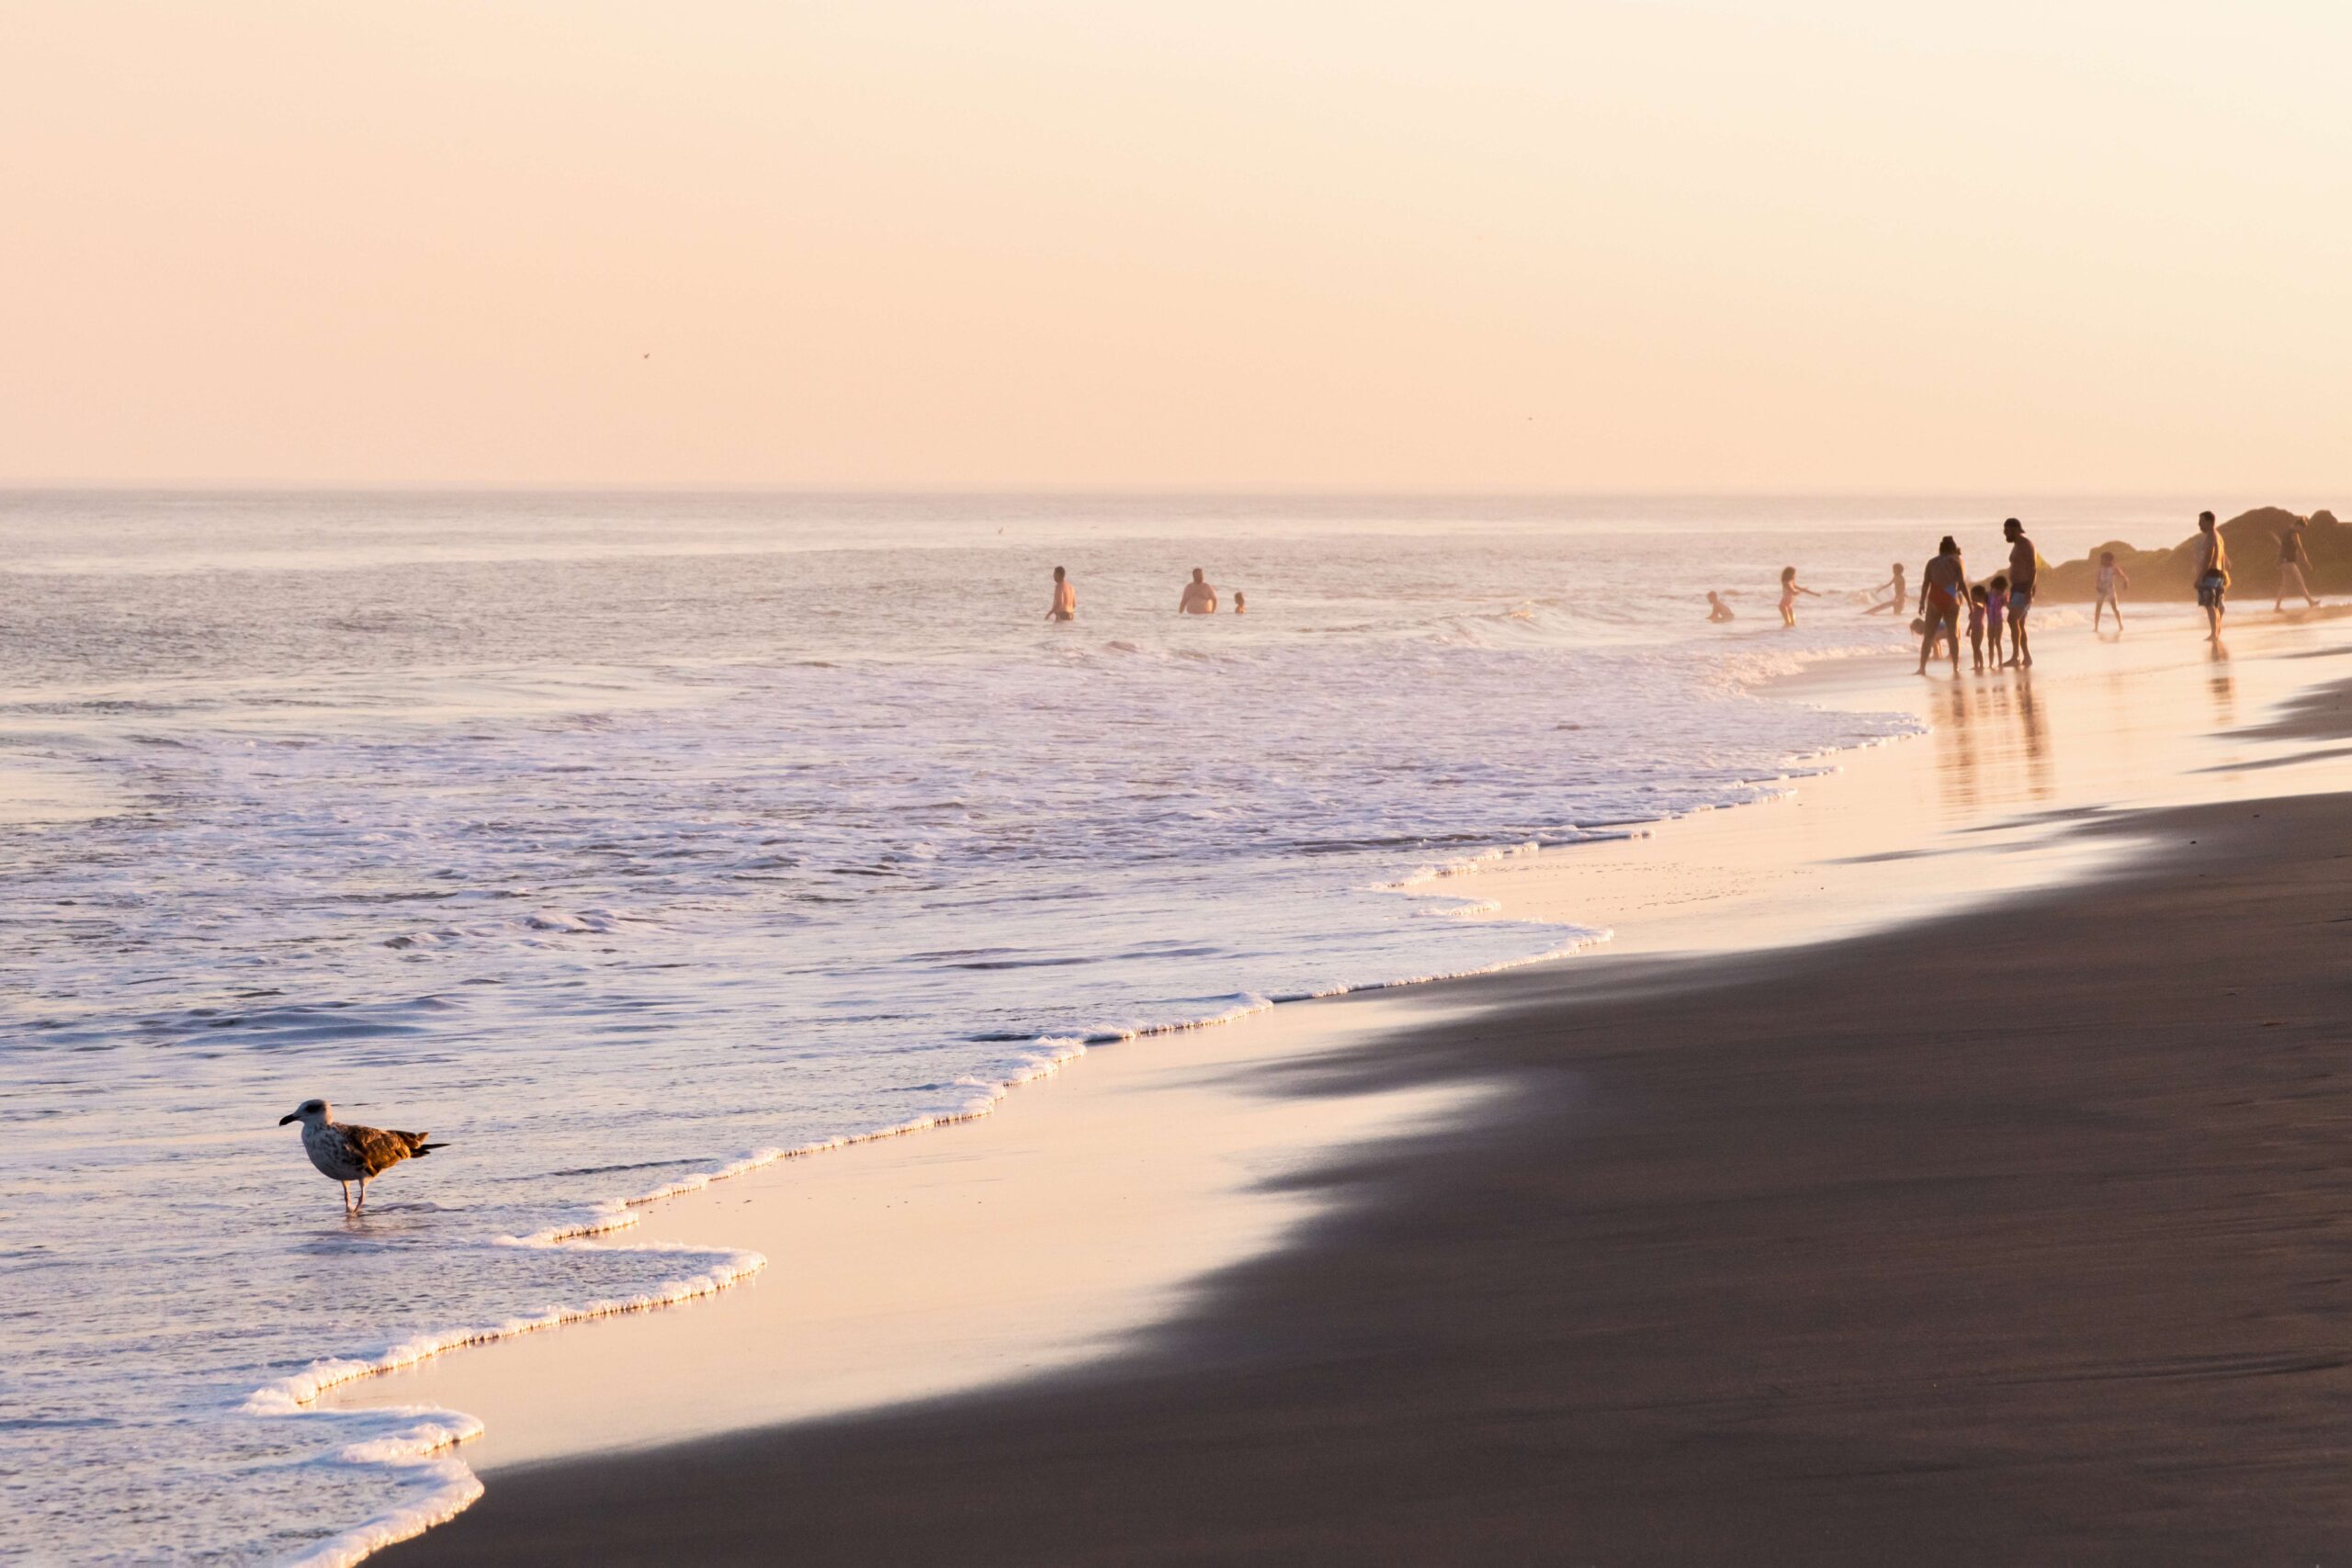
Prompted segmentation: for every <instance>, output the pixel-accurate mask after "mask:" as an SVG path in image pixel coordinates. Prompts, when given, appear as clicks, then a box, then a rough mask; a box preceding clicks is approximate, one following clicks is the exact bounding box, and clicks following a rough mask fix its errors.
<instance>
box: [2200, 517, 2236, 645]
mask: <svg viewBox="0 0 2352 1568" xmlns="http://www.w3.org/2000/svg"><path fill="white" fill-rule="evenodd" d="M2197 531H2198V533H2199V534H2200V535H2202V536H2203V537H2202V538H2201V539H2199V541H2198V556H2197V606H2198V608H2199V609H2200V610H2203V611H2204V612H2205V624H2206V625H2207V626H2210V627H2211V628H2212V629H2211V631H2209V632H2207V633H2206V635H2205V640H2206V641H2207V642H2210V643H2211V644H2212V645H2213V646H2214V647H2215V648H2217V649H2218V648H2220V647H2221V644H2222V614H2223V612H2224V611H2225V610H2226V609H2227V606H2226V605H2225V604H2223V603H2222V601H2223V600H2224V599H2225V598H2227V597H2228V595H2229V592H2230V551H2229V547H2228V546H2226V545H2224V544H2222V530H2221V527H2220V525H2217V524H2216V523H2215V522H2214V521H2213V514H2212V513H2210V512H2200V513H2198V514H2197Z"/></svg>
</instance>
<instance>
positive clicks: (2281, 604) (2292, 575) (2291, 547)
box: [2270, 517, 2319, 610]
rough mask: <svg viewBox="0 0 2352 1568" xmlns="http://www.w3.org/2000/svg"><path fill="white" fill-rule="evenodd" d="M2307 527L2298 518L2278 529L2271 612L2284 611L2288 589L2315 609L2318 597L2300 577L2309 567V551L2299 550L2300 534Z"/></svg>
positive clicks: (2301, 548)
mask: <svg viewBox="0 0 2352 1568" xmlns="http://www.w3.org/2000/svg"><path fill="white" fill-rule="evenodd" d="M2310 526H2311V520H2310V519H2309V518H2306V517H2298V518H2296V519H2295V520H2294V521H2293V522H2291V523H2290V524H2288V525H2286V526H2285V527H2284V528H2281V529H2279V530H2278V599H2277V600H2275V601H2274V602H2273V603H2272V604H2271V606H2270V607H2271V608H2272V609H2273V610H2283V609H2285V608H2286V606H2287V593H2288V591H2289V590H2290V589H2291V590H2292V591H2294V592H2297V593H2300V594H2301V595H2302V596H2303V602H2304V604H2306V605H2308V606H2309V607H2310V608H2312V609H2314V610H2316V609H2318V608H2319V595H2318V594H2316V593H2313V592H2312V585H2311V581H2310V579H2308V578H2306V577H2305V576H2304V575H2303V572H2304V571H2305V570H2306V569H2308V568H2309V567H2310V566H2311V564H2312V555H2311V551H2309V550H2308V549H2305V548H2304V547H2303V533H2304V530H2306V529H2307V528H2309V527H2310Z"/></svg>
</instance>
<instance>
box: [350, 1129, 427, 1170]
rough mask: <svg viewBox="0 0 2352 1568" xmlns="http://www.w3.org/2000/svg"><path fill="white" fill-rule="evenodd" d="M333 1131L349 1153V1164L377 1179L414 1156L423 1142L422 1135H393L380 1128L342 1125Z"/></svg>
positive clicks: (393, 1133)
mask: <svg viewBox="0 0 2352 1568" xmlns="http://www.w3.org/2000/svg"><path fill="white" fill-rule="evenodd" d="M335 1131H337V1132H338V1133H341V1134H343V1146H344V1147H345V1148H346V1149H349V1150H350V1151H351V1163H352V1164H354V1165H356V1166H357V1167H358V1168H360V1169H361V1170H364V1171H366V1172H367V1173H368V1175H369V1176H379V1175H381V1174H382V1173H383V1172H385V1171H387V1170H390V1169H391V1168H392V1167H394V1166H396V1165H398V1164H400V1163H401V1161H402V1160H404V1159H406V1158H408V1156H411V1155H413V1154H414V1153H415V1152H416V1150H417V1146H418V1145H421V1144H423V1143H424V1134H422V1133H395V1132H392V1131H390V1129H389V1128H384V1127H355V1126H352V1125H351V1124H350V1123H348V1122H345V1123H344V1124H342V1125H340V1126H338V1127H337V1128H336V1129H335Z"/></svg>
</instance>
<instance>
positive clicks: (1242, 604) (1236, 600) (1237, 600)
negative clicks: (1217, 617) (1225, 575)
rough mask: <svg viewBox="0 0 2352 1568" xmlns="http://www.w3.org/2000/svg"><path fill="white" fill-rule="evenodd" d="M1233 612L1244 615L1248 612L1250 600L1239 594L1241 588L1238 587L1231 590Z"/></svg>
mask: <svg viewBox="0 0 2352 1568" xmlns="http://www.w3.org/2000/svg"><path fill="white" fill-rule="evenodd" d="M1233 613H1234V614H1235V615H1248V614H1249V613H1250V601H1249V600H1247V599H1244V598H1243V597H1242V596H1241V590H1239V589H1238V588H1237V589H1235V590H1234V591H1233Z"/></svg>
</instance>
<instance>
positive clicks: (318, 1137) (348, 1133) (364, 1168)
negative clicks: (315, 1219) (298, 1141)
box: [277, 1100, 447, 1214]
mask: <svg viewBox="0 0 2352 1568" xmlns="http://www.w3.org/2000/svg"><path fill="white" fill-rule="evenodd" d="M288 1122H300V1123H302V1152H303V1153H305V1154H307V1155H309V1156H311V1164H312V1165H315V1166H317V1167H318V1168H320V1169H321V1170H322V1171H324V1172H325V1173H326V1174H327V1175H328V1176H330V1177H332V1178H333V1179H335V1180H337V1181H340V1182H342V1183H343V1209H344V1213H347V1214H348V1213H358V1212H359V1211H360V1210H361V1209H364V1208H366V1207H367V1206H368V1178H369V1177H371V1176H381V1175H383V1174H384V1172H386V1171H388V1170H390V1169H391V1168H392V1167H394V1166H396V1165H398V1164H400V1163H401V1161H402V1160H404V1159H407V1158H409V1157H410V1156H415V1157H416V1158H419V1159H422V1158H424V1156H426V1155H429V1154H431V1153H432V1152H433V1151H434V1150H435V1149H438V1148H445V1147H447V1145H443V1144H428V1143H426V1142H425V1141H424V1140H425V1139H426V1138H427V1137H428V1136H430V1134H424V1133H395V1132H392V1131H390V1129H388V1128H384V1127H360V1126H355V1125H354V1124H352V1123H350V1122H337V1121H336V1120H335V1119H334V1106H332V1105H329V1104H328V1103H327V1102H326V1101H325V1100H304V1101H303V1102H302V1103H301V1104H300V1105H299V1106H296V1107H295V1108H294V1110H293V1111H292V1113H291V1114H289V1115H285V1116H281V1117H279V1118H278V1119H277V1124H278V1125H279V1126H281V1127H283V1126H285V1125H286V1123H288ZM355 1181H356V1182H357V1183H359V1201H358V1202H357V1203H354V1202H353V1201H351V1184H352V1183H353V1182H355Z"/></svg>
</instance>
